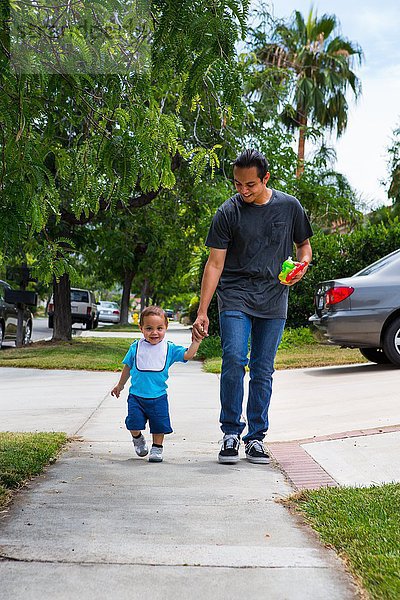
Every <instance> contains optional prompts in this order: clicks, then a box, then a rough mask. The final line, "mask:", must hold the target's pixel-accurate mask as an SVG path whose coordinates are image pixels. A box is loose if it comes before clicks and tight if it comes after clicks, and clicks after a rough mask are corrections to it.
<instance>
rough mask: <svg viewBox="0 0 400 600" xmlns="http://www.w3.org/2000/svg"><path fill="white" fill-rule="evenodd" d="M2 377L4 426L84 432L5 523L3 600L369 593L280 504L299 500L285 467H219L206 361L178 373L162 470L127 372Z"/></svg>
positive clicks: (214, 400) (12, 372) (279, 599)
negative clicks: (116, 388)
mask: <svg viewBox="0 0 400 600" xmlns="http://www.w3.org/2000/svg"><path fill="white" fill-rule="evenodd" d="M277 375H278V374H277ZM0 376H1V380H0V391H1V400H0V410H2V415H3V418H2V424H1V428H2V429H3V430H7V429H8V430H42V431H43V430H64V431H67V432H68V433H69V434H70V435H72V434H75V435H78V436H80V441H76V442H75V443H73V444H72V445H71V446H70V447H69V449H68V451H67V452H66V453H64V454H63V455H62V457H61V458H60V459H59V460H58V461H57V463H56V464H55V465H52V466H51V467H49V468H48V469H47V471H46V473H45V474H44V475H42V476H41V477H39V478H38V479H37V480H35V481H33V482H32V483H31V484H29V485H28V486H27V488H26V489H24V490H22V491H21V492H20V493H19V494H18V495H17V497H16V500H15V502H14V503H13V504H12V506H11V507H10V509H9V510H8V511H7V512H6V513H5V514H4V515H3V519H2V521H1V525H0V551H1V555H2V559H1V560H0V579H1V582H2V583H1V591H0V596H1V597H2V598H3V597H4V598H5V599H7V600H8V599H10V600H20V599H21V600H22V599H24V600H39V599H40V600H43V599H44V600H47V599H51V600H72V599H73V598H75V597H80V598H83V599H84V600H91V599H96V600H103V599H104V600H105V599H109V598H116V599H118V600H125V599H127V600H128V599H129V600H132V599H133V600H135V599H138V600H139V599H141V600H150V599H151V600H158V599H161V598H162V599H164V600H170V599H171V600H172V599H174V600H175V599H176V598H179V597H180V596H184V597H185V598H188V599H192V598H196V597H197V596H198V595H201V597H202V600H208V599H210V600H211V599H214V598H220V599H222V600H225V599H226V600H236V599H239V598H243V597H252V596H264V595H265V596H266V597H268V598H270V599H272V600H285V599H288V600H289V599H290V600H292V599H293V600H302V599H307V600H313V599H315V600H320V599H321V598H330V599H333V600H335V599H338V600H346V599H350V598H355V597H356V589H355V586H354V584H353V582H352V581H351V579H350V577H349V576H348V575H347V574H346V572H345V570H344V567H343V565H342V563H341V562H340V561H339V560H338V559H337V558H336V556H335V555H334V553H333V552H331V551H329V550H327V549H326V548H324V547H323V546H321V544H319V542H318V541H317V539H316V536H315V535H314V534H313V533H312V532H311V531H310V530H309V529H308V528H307V527H305V526H304V525H303V524H302V523H301V522H300V521H299V520H298V519H297V518H296V517H295V516H293V515H291V514H290V513H289V512H288V510H287V509H286V508H284V507H283V506H282V505H281V504H279V503H277V502H276V500H277V499H279V498H282V497H286V496H287V495H289V494H290V493H291V492H292V491H293V489H292V488H291V486H290V485H289V484H288V483H287V481H286V480H285V478H284V476H283V475H282V473H281V472H280V471H279V469H278V468H277V467H276V466H274V465H271V466H260V465H251V464H249V463H247V462H246V461H245V460H241V461H240V463H238V464H237V465H233V466H228V465H219V464H218V463H217V461H216V456H217V452H218V449H219V445H218V442H217V440H218V439H219V437H220V435H221V434H220V432H219V428H218V412H219V407H218V378H217V377H216V376H215V375H208V374H205V373H203V372H202V371H201V366H200V364H199V363H195V362H192V363H189V364H186V365H182V364H179V365H174V367H173V369H172V372H171V379H170V398H171V413H172V419H173V426H174V430H175V432H174V433H173V434H172V435H170V436H168V437H167V439H166V442H165V462H163V463H162V464H150V463H148V462H147V460H145V459H140V458H138V457H136V455H135V454H134V452H133V448H132V443H131V442H130V441H129V437H128V434H127V432H126V430H125V426H124V417H125V401H124V400H125V398H123V399H121V398H120V399H119V400H116V399H114V398H111V397H110V396H109V394H108V391H109V390H110V389H111V387H112V385H113V384H114V382H115V381H116V379H117V377H118V375H117V374H112V373H84V372H74V373H72V372H62V371H58V372H55V371H52V372H43V371H35V370H31V369H27V370H17V369H2V370H1V372H0ZM278 388H279V385H277V387H276V389H277V390H278ZM278 437H279V436H278Z"/></svg>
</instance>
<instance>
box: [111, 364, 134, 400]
mask: <svg viewBox="0 0 400 600" xmlns="http://www.w3.org/2000/svg"><path fill="white" fill-rule="evenodd" d="M130 374H131V370H130V368H129V367H128V365H124V368H123V369H122V373H121V377H120V378H119V381H118V383H117V385H116V386H115V387H114V388H113V389H112V390H111V396H116V397H117V398H119V395H120V393H121V392H122V390H123V389H124V386H125V384H126V382H127V381H128V379H129V376H130Z"/></svg>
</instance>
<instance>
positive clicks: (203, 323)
mask: <svg viewBox="0 0 400 600" xmlns="http://www.w3.org/2000/svg"><path fill="white" fill-rule="evenodd" d="M209 324H210V321H209V319H208V317H207V315H206V314H201V313H199V314H198V315H197V319H196V320H195V322H194V323H193V329H192V335H193V337H194V339H195V340H196V341H201V340H202V339H204V338H205V337H207V336H208V326H209Z"/></svg>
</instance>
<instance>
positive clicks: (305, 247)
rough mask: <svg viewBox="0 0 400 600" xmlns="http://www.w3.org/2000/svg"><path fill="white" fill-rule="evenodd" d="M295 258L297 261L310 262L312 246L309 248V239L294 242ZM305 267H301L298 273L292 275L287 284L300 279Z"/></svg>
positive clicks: (304, 272)
mask: <svg viewBox="0 0 400 600" xmlns="http://www.w3.org/2000/svg"><path fill="white" fill-rule="evenodd" d="M295 246H296V259H297V261H298V262H305V261H306V262H307V263H308V264H310V262H311V259H312V248H311V244H310V240H309V239H306V240H304V242H301V244H296V243H295ZM307 269H308V267H305V269H303V270H302V271H300V273H297V275H295V276H294V277H293V279H292V280H291V281H290V282H289V283H288V284H287V285H293V284H295V283H297V282H298V281H300V279H301V278H302V277H304V275H305V274H306V273H307Z"/></svg>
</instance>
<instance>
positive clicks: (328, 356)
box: [203, 344, 368, 373]
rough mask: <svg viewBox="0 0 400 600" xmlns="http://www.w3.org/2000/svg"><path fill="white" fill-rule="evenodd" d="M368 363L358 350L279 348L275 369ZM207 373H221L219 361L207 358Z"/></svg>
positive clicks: (308, 346) (205, 366)
mask: <svg viewBox="0 0 400 600" xmlns="http://www.w3.org/2000/svg"><path fill="white" fill-rule="evenodd" d="M366 362H368V361H367V360H366V359H365V358H364V357H363V356H362V355H361V354H360V352H359V351H358V350H353V349H351V348H339V347H338V346H323V345H319V344H310V345H303V346H301V347H299V348H279V350H278V353H277V355H276V360H275V368H276V369H300V368H306V367H326V366H330V365H351V364H355V363H366ZM203 368H204V370H205V371H206V372H207V373H220V372H221V359H220V358H208V359H206V360H205V361H204V367H203Z"/></svg>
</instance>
